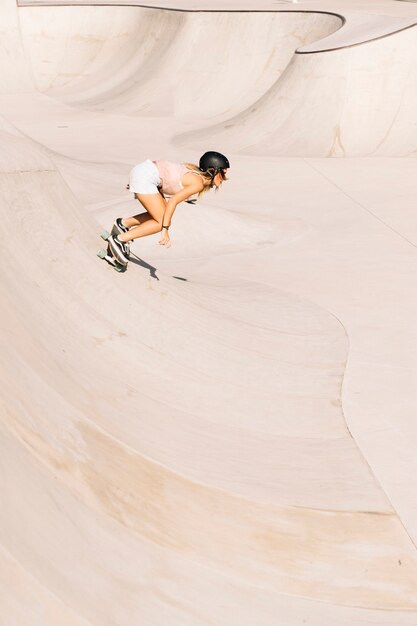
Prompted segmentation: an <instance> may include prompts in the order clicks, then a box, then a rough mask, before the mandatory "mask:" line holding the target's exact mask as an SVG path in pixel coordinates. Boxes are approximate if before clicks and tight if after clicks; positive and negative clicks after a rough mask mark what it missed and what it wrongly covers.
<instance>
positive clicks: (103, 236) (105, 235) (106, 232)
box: [100, 230, 110, 241]
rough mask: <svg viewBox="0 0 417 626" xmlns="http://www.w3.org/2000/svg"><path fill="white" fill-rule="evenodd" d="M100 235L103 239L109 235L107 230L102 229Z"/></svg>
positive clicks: (105, 239)
mask: <svg viewBox="0 0 417 626" xmlns="http://www.w3.org/2000/svg"><path fill="white" fill-rule="evenodd" d="M100 237H101V238H102V239H104V241H107V239H108V238H109V237H110V233H109V232H108V231H107V230H103V232H102V233H101V235H100Z"/></svg>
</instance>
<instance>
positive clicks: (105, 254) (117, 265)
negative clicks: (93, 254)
mask: <svg viewBox="0 0 417 626" xmlns="http://www.w3.org/2000/svg"><path fill="white" fill-rule="evenodd" d="M118 233H119V231H118V230H117V229H116V228H115V227H113V228H112V230H111V233H109V232H108V231H107V230H103V232H102V233H101V235H100V237H101V238H102V239H104V241H107V240H108V238H109V237H110V235H113V236H114V235H118ZM97 256H98V257H99V259H103V260H104V261H106V262H107V263H108V264H109V265H111V266H112V267H113V268H114V269H115V270H116V271H117V272H125V271H126V269H127V263H121V262H120V261H119V260H118V259H116V257H115V256H114V254H113V252H112V250H111V248H110V245H109V244H107V250H105V249H104V248H101V250H99V251H98V252H97Z"/></svg>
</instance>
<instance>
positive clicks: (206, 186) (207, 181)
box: [184, 163, 213, 197]
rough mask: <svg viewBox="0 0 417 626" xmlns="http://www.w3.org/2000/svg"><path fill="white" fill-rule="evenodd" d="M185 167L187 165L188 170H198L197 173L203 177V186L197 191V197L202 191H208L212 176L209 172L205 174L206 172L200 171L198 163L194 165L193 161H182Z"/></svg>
mask: <svg viewBox="0 0 417 626" xmlns="http://www.w3.org/2000/svg"><path fill="white" fill-rule="evenodd" d="M184 165H185V167H187V168H188V169H189V170H192V171H193V172H198V173H199V175H200V176H201V178H202V179H203V183H204V187H203V189H202V190H201V191H200V192H199V193H198V197H200V196H202V195H203V193H207V191H210V189H211V186H212V184H213V181H212V178H211V176H210V175H209V174H207V172H202V171H201V170H200V168H199V167H198V165H195V164H194V163H184Z"/></svg>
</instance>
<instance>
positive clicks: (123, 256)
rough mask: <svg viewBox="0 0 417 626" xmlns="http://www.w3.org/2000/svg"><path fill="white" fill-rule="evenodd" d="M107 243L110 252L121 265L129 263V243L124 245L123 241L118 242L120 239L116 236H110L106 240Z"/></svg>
mask: <svg viewBox="0 0 417 626" xmlns="http://www.w3.org/2000/svg"><path fill="white" fill-rule="evenodd" d="M107 243H108V244H109V246H110V250H111V251H112V253H113V254H114V256H115V257H116V259H117V260H118V261H119V262H120V263H122V264H123V265H126V264H127V263H129V256H130V243H125V242H124V241H120V239H119V238H118V237H117V236H116V237H113V235H110V237H109V238H108V240H107Z"/></svg>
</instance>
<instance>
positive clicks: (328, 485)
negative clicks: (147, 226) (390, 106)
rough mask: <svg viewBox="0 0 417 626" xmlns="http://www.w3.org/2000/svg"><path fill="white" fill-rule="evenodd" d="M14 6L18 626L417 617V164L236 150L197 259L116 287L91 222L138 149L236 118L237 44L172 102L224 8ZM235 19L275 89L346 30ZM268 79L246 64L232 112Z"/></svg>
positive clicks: (9, 112) (136, 269) (11, 106)
mask: <svg viewBox="0 0 417 626" xmlns="http://www.w3.org/2000/svg"><path fill="white" fill-rule="evenodd" d="M398 4H399V5H400V4H401V3H398ZM1 10H2V12H3V13H2V15H1V17H2V18H3V22H2V23H3V24H6V25H7V28H6V29H5V31H6V34H5V39H4V41H5V42H6V44H7V45H6V47H5V50H4V51H3V52H4V57H3V58H5V56H6V53H7V57H8V59H9V63H5V64H4V65H3V66H2V67H3V69H2V72H3V81H2V95H1V96H0V112H1V115H2V117H0V213H1V216H2V217H1V222H0V223H1V230H2V243H3V252H4V257H3V258H4V263H3V265H2V269H1V270H0V290H1V293H0V303H1V304H0V307H1V309H0V320H1V326H0V328H1V331H0V332H1V334H0V338H1V345H2V350H1V353H0V354H1V362H2V376H1V379H0V400H1V408H2V411H1V416H2V418H1V425H0V428H1V437H0V446H1V450H0V470H1V471H0V476H1V480H0V499H1V503H2V507H1V514H0V624H1V625H2V626H3V624H4V625H5V626H28V625H29V626H58V625H59V626H61V625H63V626H67V625H68V626H69V625H70V624H71V625H74V626H87V625H91V626H93V625H94V626H96V625H97V626H98V625H100V626H102V625H104V626H133V625H135V626H136V625H137V624H155V625H158V626H166V625H167V624H170V625H171V624H172V625H173V626H177V625H178V626H180V625H181V626H184V625H189V626H199V625H200V624H201V625H203V624H213V625H216V626H223V625H225V626H226V624H227V625H230V624H233V625H235V624H236V625H239V626H252V625H253V624H259V625H260V626H272V624H274V625H275V624H281V623H282V624H285V626H301V625H302V624H310V625H313V626H333V625H335V624H337V625H338V626H339V625H340V626H351V625H352V624H354V625H355V626H356V625H362V624H363V625H365V624H378V625H381V626H382V625H384V624H389V625H390V626H399V625H402V624H404V626H405V625H408V626H409V625H410V624H413V625H414V624H417V600H416V581H417V558H416V553H415V542H416V540H417V512H416V507H415V502H414V500H413V497H412V494H413V493H414V492H415V489H416V488H417V485H416V482H417V479H416V476H417V467H416V461H415V453H414V451H415V429H414V420H413V416H414V411H415V406H416V399H415V392H414V385H413V384H412V381H413V377H414V375H415V360H414V356H413V355H414V354H415V348H416V347H417V346H416V344H417V337H416V333H415V332H413V330H412V329H413V327H412V321H413V320H414V319H415V316H416V314H417V310H416V309H417V303H416V301H415V298H414V297H413V296H412V295H411V296H410V294H412V293H413V289H414V286H415V278H416V276H415V245H416V243H417V227H416V223H415V218H414V210H413V203H412V202H413V201H412V199H413V198H414V197H415V195H414V193H415V177H414V178H413V176H412V172H413V160H412V159H398V160H396V161H395V163H394V159H389V160H388V159H387V160H385V159H384V160H381V165H380V166H379V165H378V166H377V165H375V162H376V160H373V161H372V163H371V162H370V160H366V159H364V160H353V164H351V165H350V167H349V168H347V167H346V166H345V163H349V161H344V160H343V159H339V160H333V161H325V160H324V159H313V160H311V159H310V160H308V159H306V160H304V159H288V160H286V159H270V158H264V157H263V156H262V157H258V158H256V159H255V158H250V159H248V158H247V157H244V156H243V157H242V156H239V155H238V154H232V155H231V159H232V174H233V176H232V179H231V181H230V187H229V188H228V189H227V188H226V186H225V189H224V190H222V193H221V194H218V195H216V196H214V197H213V195H210V197H209V199H208V200H206V201H205V203H203V204H202V206H201V207H199V208H198V209H197V208H196V207H192V208H190V209H189V211H192V213H187V210H188V207H187V208H185V209H184V207H181V208H178V209H177V213H176V216H175V229H173V231H174V232H173V239H174V247H173V248H172V251H171V250H170V251H169V252H168V251H165V250H164V251H163V252H162V251H155V247H154V246H155V243H154V242H153V244H152V245H151V243H150V241H149V239H148V240H147V241H143V242H142V241H141V242H139V244H138V245H137V247H135V248H134V251H135V252H136V253H137V254H138V255H139V257H140V258H137V259H133V260H132V262H131V264H130V266H129V270H128V271H127V272H126V273H124V274H116V273H115V272H114V271H113V270H112V269H111V268H109V267H107V266H106V265H105V264H104V263H103V262H102V261H99V260H98V259H97V257H96V256H95V253H96V250H97V249H98V247H99V246H100V239H99V237H98V233H99V231H100V226H99V223H98V222H97V221H96V219H94V216H95V217H96V218H97V219H98V220H99V221H102V216H103V215H104V212H106V211H110V213H111V211H115V210H116V207H117V208H118V209H119V208H120V210H122V209H121V207H123V210H126V211H128V210H129V211H132V209H133V208H134V204H135V203H134V202H133V201H132V200H126V201H124V202H125V203H126V204H123V203H122V202H121V201H119V200H118V199H115V198H116V195H117V193H121V191H120V189H119V186H120V184H121V182H120V179H119V172H120V171H122V172H124V171H125V172H126V176H127V173H128V166H129V163H128V162H127V161H129V160H130V159H131V158H132V159H133V157H131V156H130V155H135V154H138V155H139V158H146V157H147V156H148V155H150V156H154V152H155V150H156V148H155V137H158V140H160V142H161V143H160V144H159V145H158V148H157V150H158V153H159V151H160V150H162V151H163V150H165V152H164V154H161V155H159V154H156V155H155V156H165V155H167V156H168V155H172V156H173V158H174V157H175V158H183V157H181V156H180V154H181V153H176V152H175V150H176V148H175V146H174V145H173V143H172V141H173V137H174V136H175V135H178V134H180V133H181V134H182V136H184V130H185V129H186V127H187V126H188V125H189V124H191V123H192V124H200V123H201V120H197V118H194V117H193V118H192V119H191V120H190V119H189V114H190V115H191V113H192V112H193V110H194V106H195V102H199V103H200V105H201V107H203V105H204V106H206V108H205V109H204V111H203V114H201V119H204V120H205V121H206V122H207V121H208V120H210V119H216V118H218V117H225V116H226V115H227V111H226V110H225V109H224V105H223V101H221V102H220V101H219V100H218V99H217V98H216V93H215V91H213V89H210V88H209V84H210V82H211V80H212V79H211V76H212V75H213V73H215V69H216V68H217V64H218V62H219V59H220V58H221V56H222V55H219V57H216V58H215V61H214V64H215V65H216V68H209V70H207V74H206V75H204V76H203V77H204V80H202V82H201V85H200V91H199V92H198V93H197V94H194V92H191V93H190V94H188V97H187V92H186V90H185V87H184V85H181V83H180V84H179V85H178V90H175V91H174V93H173V94H172V100H170V99H169V98H168V99H166V100H164V98H163V92H164V86H166V80H168V77H169V76H172V74H173V73H174V72H175V71H176V69H177V66H176V65H175V59H177V60H178V63H179V66H178V68H181V71H183V72H184V73H185V71H186V70H185V69H184V68H186V67H188V66H187V52H188V54H189V56H190V58H191V61H192V65H191V69H190V72H192V74H193V75H194V72H196V71H197V69H198V64H197V67H196V65H194V63H195V59H194V58H193V54H192V51H193V50H194V47H195V42H194V40H193V39H192V35H193V34H194V35H195V34H196V33H198V34H199V35H202V34H204V33H206V32H210V33H211V36H212V37H214V35H213V31H215V29H214V22H213V23H212V24H211V21H212V19H213V17H212V16H203V15H193V16H192V19H194V20H195V21H194V22H192V24H194V26H193V27H192V26H191V23H189V18H188V16H186V15H184V14H183V13H181V12H174V13H170V14H169V15H167V13H166V12H162V13H161V14H160V13H159V12H155V10H152V11H151V10H149V9H140V8H138V7H125V8H123V7H115V8H114V9H113V8H112V7H71V8H66V7H59V8H49V7H48V8H45V7H42V8H40V7H37V8H35V7H32V8H27V7H25V8H21V9H19V10H18V9H17V8H16V7H15V6H14V4H13V2H11V1H10V2H6V3H5V4H4V5H3V7H2V9H1ZM401 10H402V9H401ZM60 11H63V14H62V15H63V16H64V17H62V16H61V15H60ZM42 16H43V17H42ZM138 16H139V17H138ZM155 16H157V17H155ZM234 17H235V19H236V23H237V24H238V28H237V30H236V31H233V34H232V40H233V41H234V45H235V46H237V47H238V46H239V45H240V43H241V42H240V39H242V40H245V38H246V37H247V36H249V33H250V32H251V26H250V24H252V28H253V29H254V33H252V39H251V46H252V47H253V48H254V47H255V46H256V44H257V41H258V38H257V36H256V33H258V34H259V37H260V39H261V40H262V41H261V42H260V54H259V62H255V61H254V62H253V66H252V68H250V72H251V76H252V80H253V81H254V83H256V84H257V85H258V88H259V90H260V91H261V92H262V91H263V92H264V95H265V94H268V93H270V92H271V90H273V89H274V86H273V80H274V75H275V77H276V78H277V80H278V81H280V80H281V79H282V78H283V77H284V76H285V74H286V73H287V72H288V69H289V68H290V67H291V64H292V63H293V62H294V61H293V60H292V61H290V60H289V57H290V56H291V54H292V53H291V46H292V45H294V41H293V40H294V38H297V37H296V35H295V34H294V33H295V32H296V33H302V34H303V35H302V36H303V42H304V43H306V42H307V41H311V42H313V39H314V38H316V37H319V36H325V35H326V34H327V35H328V34H329V33H331V32H335V29H336V28H337V27H338V26H340V18H338V17H335V16H329V15H324V14H321V15H319V16H317V15H315V14H314V13H309V14H308V15H305V16H303V19H301V18H300V16H299V15H297V14H296V13H294V15H293V14H291V15H288V14H286V15H285V17H284V18H283V20H282V21H281V20H280V19H279V18H281V17H282V16H274V17H273V18H271V16H269V17H268V20H269V21H270V25H271V32H270V33H269V34H268V27H267V22H266V21H265V19H264V18H265V16H263V15H262V16H257V17H256V19H257V20H258V21H256V22H249V21H248V16H246V15H245V16H242V15H239V14H237V15H235V16H234ZM397 17H398V16H397ZM222 19H223V18H222ZM398 19H401V20H405V19H406V18H405V17H404V16H401V15H400V17H399V18H398ZM407 19H408V20H410V18H407ZM42 20H43V21H42ZM204 20H206V22H204ZM196 24H197V25H199V26H196ZM254 24H256V26H254ZM288 25H291V29H293V30H292V31H291V34H288V33H287V30H286V27H287V26H288ZM222 28H223V30H221V29H220V30H219V35H218V39H219V42H221V43H222V45H224V47H223V48H220V50H222V51H223V52H224V51H225V50H226V49H227V48H226V44H225V41H226V40H227V39H228V37H227V35H228V34H229V29H231V31H232V30H233V28H235V25H234V21H233V20H232V17H231V16H224V22H222ZM280 28H282V31H280ZM49 29H50V30H49ZM210 29H211V30H210ZM239 29H241V30H239ZM294 29H295V30H294ZM92 30H93V32H94V36H93V34H92ZM149 31H150V32H151V33H153V37H150V35H149ZM313 31H314V36H313ZM239 32H240V33H241V35H244V37H243V36H242V37H241V38H240V37H239V36H238V35H239ZM277 32H278V36H277V34H276V33H277ZM284 32H285V33H287V34H286V35H285V36H284V35H283V34H281V33H284ZM338 32H339V31H338ZM406 32H412V29H410V30H409V31H402V32H401V33H398V37H399V40H398V41H399V44H398V45H399V47H401V45H402V44H401V42H402V41H403V40H402V39H401V37H402V34H404V33H406ZM221 33H223V34H221ZM267 34H268V36H269V39H268V37H267ZM147 36H149V43H147V41H148V40H147V38H146V37H147ZM90 37H91V38H92V41H91V42H90V43H89V40H90ZM233 37H234V39H233ZM275 37H277V44H276V43H274V38H275ZM264 38H265V41H264ZM138 40H139V41H140V45H138V46H137V47H136V46H135V41H138ZM77 42H78V43H77ZM187 42H188V44H187ZM187 45H188V47H187ZM275 45H279V47H278V48H276V50H277V52H272V51H270V54H269V55H268V47H272V48H274V47H275ZM311 45H313V43H312V44H311ZM369 45H372V46H373V45H377V42H372V43H371V44H369ZM65 49H66V50H67V53H66V54H65V52H64V51H65ZM357 49H358V50H359V49H360V47H358V48H357ZM118 50H120V55H119V53H118V52H117V51H118ZM169 50H176V54H175V55H174V54H170V53H169ZM239 51H240V53H241V54H244V49H243V44H242V48H241V49H239ZM326 54H331V53H326ZM332 54H333V53H332ZM336 54H337V53H336ZM250 56H251V55H250V53H249V52H248V53H247V58H248V59H249V57H250ZM152 58H154V59H155V58H156V59H158V63H156V64H152ZM309 58H310V57H309ZM311 58H320V54H319V53H317V54H314V55H312V56H311ZM109 59H111V61H112V62H111V64H108V60H109ZM267 59H270V61H268V62H267ZM281 61H282V65H281V64H280V63H281ZM42 63H44V65H45V66H46V68H47V69H45V71H42ZM233 63H234V62H233V60H232V59H230V58H229V57H227V60H226V64H225V65H226V67H225V68H223V69H224V73H223V71H222V72H220V81H221V84H223V85H225V84H227V81H228V80H229V81H230V77H231V76H233V73H234V65H233ZM268 63H270V65H268ZM288 63H289V65H288ZM285 67H286V68H287V69H285ZM83 68H84V69H83ZM159 69H160V71H161V74H160V78H159V79H158V73H157V72H158V71H159ZM178 71H179V69H178ZM248 71H249V70H248ZM227 77H228V78H227ZM300 80H301V78H300ZM135 81H137V84H132V83H134V82H135ZM141 87H143V88H141ZM243 87H244V81H243V73H242V72H241V71H240V64H239V63H238V64H237V69H236V90H237V91H236V94H237V95H236V98H234V99H233V100H232V99H231V100H230V101H229V106H230V107H231V109H230V110H231V111H233V114H235V112H236V111H237V110H238V109H239V108H241V110H242V111H243V110H244V108H245V107H246V106H247V102H248V101H249V99H250V98H253V96H254V95H255V97H256V98H257V97H258V94H254V93H252V92H248V93H245V90H244V88H243ZM154 88H155V89H154ZM155 90H156V93H155ZM223 91H225V90H224V88H223ZM41 92H42V93H41ZM262 97H263V96H262ZM245 98H247V100H245ZM192 103H194V106H193V104H192ZM200 105H199V106H200ZM98 109H102V110H98ZM242 115H243V114H242ZM323 123H324V122H323ZM161 126H162V128H163V131H164V133H165V134H164V133H162V132H161ZM67 131H69V132H67ZM187 137H188V138H190V137H191V136H190V135H188V136H187ZM229 139H230V136H229V135H227V134H226V132H225V142H226V141H229ZM218 141H219V142H220V141H221V137H219V139H218ZM138 145H140V150H139V149H138V147H137V146H138ZM159 146H161V147H159ZM305 149H306V151H307V152H308V150H309V145H307V143H306V148H305ZM135 151H136V152H135ZM182 154H183V153H182ZM126 155H129V156H126ZM341 166H343V167H341ZM378 168H382V171H383V174H384V184H385V186H382V188H380V187H381V185H380V172H381V170H380V169H378ZM364 172H366V177H367V185H366V187H365V190H372V193H371V191H368V192H369V194H370V195H369V196H366V193H365V191H364V188H363V187H360V186H359V187H358V181H360V180H361V176H362V175H364ZM254 174H257V175H258V176H262V192H260V189H259V178H257V176H255V175H254ZM295 180H296V181H297V182H296V183H295V182H294V181H295ZM277 189H278V190H279V193H280V197H277ZM103 190H105V192H104V191H103ZM117 190H119V191H117ZM242 190H244V191H242ZM400 192H401V193H400ZM112 194H113V196H114V197H112ZM109 198H110V199H109ZM81 199H82V200H81ZM116 200H117V201H116ZM394 201H395V204H394ZM384 202H385V203H384ZM86 207H87V208H86ZM87 209H90V210H87ZM93 209H94V210H93ZM100 211H102V213H101V212H100ZM114 216H115V215H114ZM187 216H188V217H187ZM190 216H192V219H190ZM181 232H182V234H181ZM177 244H178V245H177ZM166 252H168V254H169V255H170V256H167V255H166V254H165V253H166ZM163 254H164V256H163ZM167 259H168V260H167ZM174 267H175V268H176V271H175V275H176V276H177V278H174V277H173V276H172V274H174V270H173V268H174ZM160 268H162V269H160ZM164 269H165V271H164ZM178 278H182V280H178ZM400 391H401V399H400V401H398V395H399V392H400Z"/></svg>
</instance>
